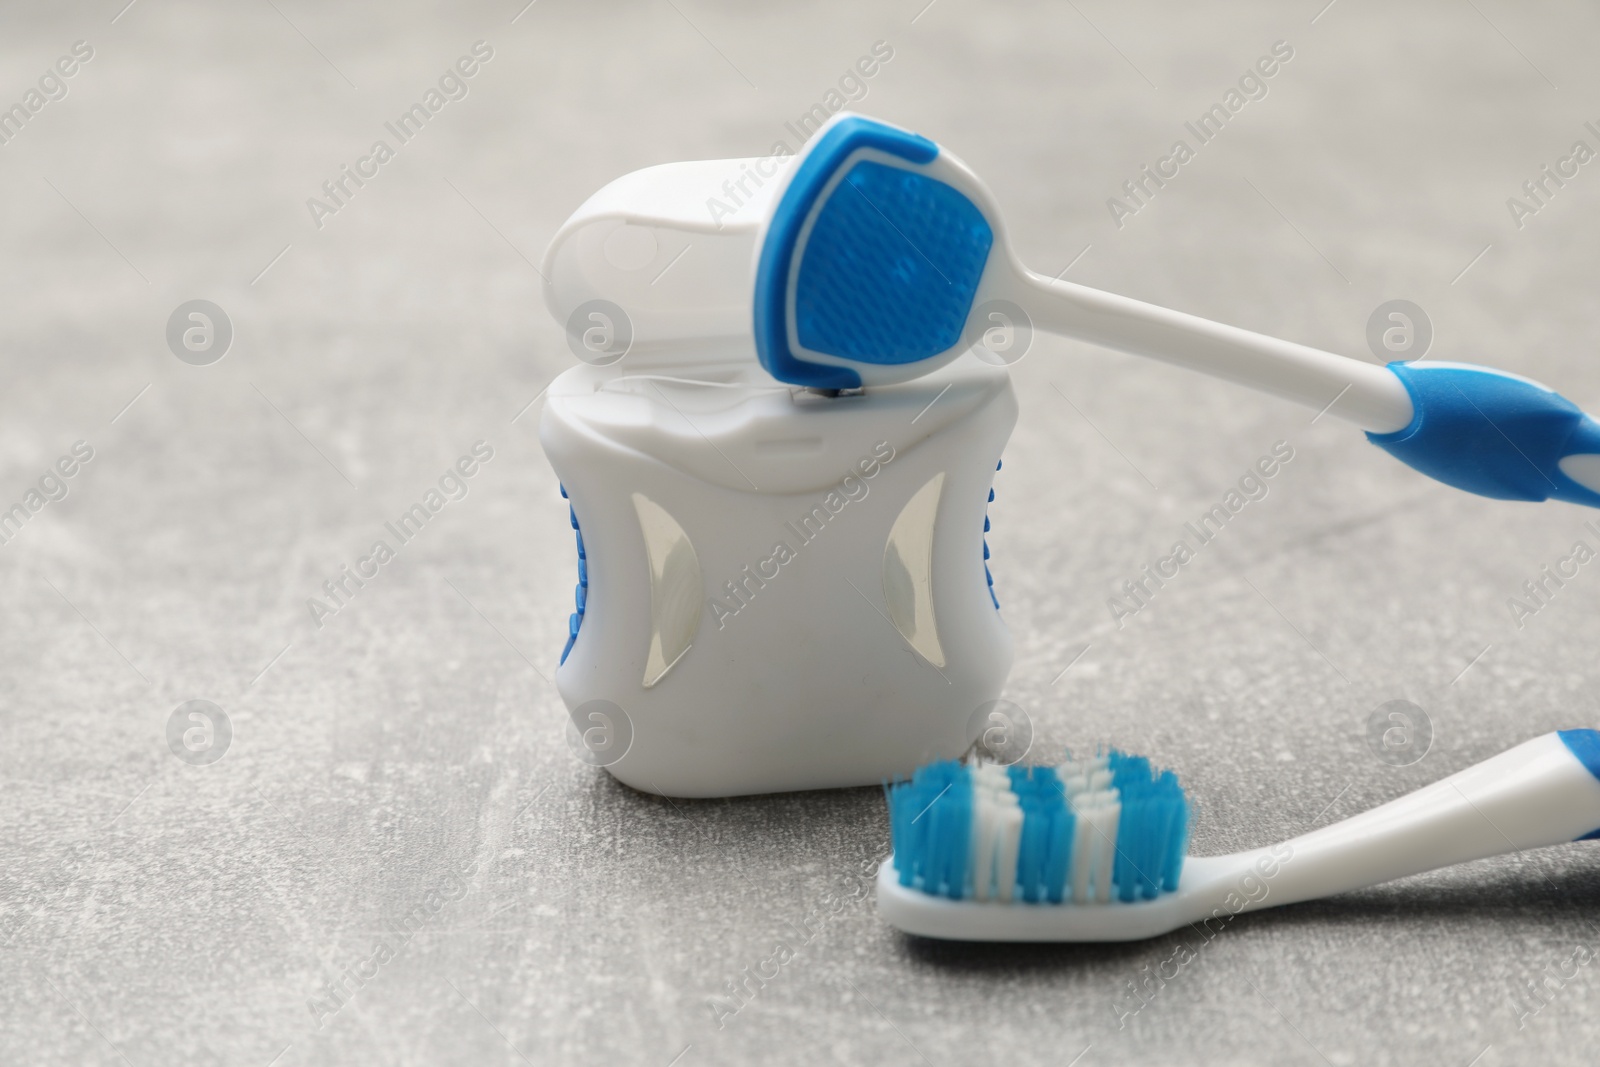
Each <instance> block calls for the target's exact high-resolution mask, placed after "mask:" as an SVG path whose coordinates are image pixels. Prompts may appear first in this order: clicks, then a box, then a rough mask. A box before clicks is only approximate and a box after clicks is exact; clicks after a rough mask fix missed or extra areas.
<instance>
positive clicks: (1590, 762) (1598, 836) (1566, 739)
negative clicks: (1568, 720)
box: [1556, 730, 1600, 841]
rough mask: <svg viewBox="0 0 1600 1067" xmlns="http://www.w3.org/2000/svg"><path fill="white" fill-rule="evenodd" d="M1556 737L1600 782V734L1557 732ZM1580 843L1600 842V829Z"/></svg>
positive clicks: (1576, 731) (1592, 832)
mask: <svg viewBox="0 0 1600 1067" xmlns="http://www.w3.org/2000/svg"><path fill="white" fill-rule="evenodd" d="M1556 736H1557V737H1559V738H1561V743H1562V744H1564V745H1566V746H1567V751H1568V752H1571V753H1572V754H1573V755H1574V756H1576V757H1577V758H1578V762H1579V763H1581V764H1583V769H1584V770H1586V771H1588V772H1589V773H1590V774H1592V775H1594V777H1595V780H1596V781H1600V732H1597V731H1594V730H1557V731H1556ZM1578 840H1579V841H1600V829H1594V830H1590V831H1589V832H1588V833H1586V834H1584V835H1583V836H1582V837H1580V838H1578Z"/></svg>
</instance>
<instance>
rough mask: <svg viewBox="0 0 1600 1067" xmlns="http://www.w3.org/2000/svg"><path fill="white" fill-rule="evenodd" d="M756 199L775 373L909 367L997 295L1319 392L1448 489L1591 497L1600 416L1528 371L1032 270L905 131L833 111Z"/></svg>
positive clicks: (1051, 322)
mask: <svg viewBox="0 0 1600 1067" xmlns="http://www.w3.org/2000/svg"><path fill="white" fill-rule="evenodd" d="M770 203H771V214H770V216H769V217H768V218H767V220H766V221H765V222H764V224H763V225H762V227H761V231H760V235H759V249H758V251H757V255H756V274H755V286H754V312H753V318H752V324H753V327H754V333H755V342H756V351H757V354H758V355H759V357H760V359H761V362H762V364H763V365H764V366H765V367H766V368H767V370H768V371H769V372H770V373H771V374H772V375H773V376H774V377H776V378H778V379H779V380H781V381H786V382H791V383H794V384H799V385H808V386H812V387H820V388H834V389H837V388H845V387H854V386H860V385H881V384H890V383H893V382H900V381H906V380H908V379H910V378H915V377H918V376H920V375H922V374H925V373H927V372H928V371H931V370H933V369H935V368H937V367H939V366H941V365H943V364H944V363H946V362H948V361H950V360H951V359H954V358H955V357H956V356H958V355H960V354H961V353H962V352H965V351H967V350H968V349H970V348H971V347H973V345H974V343H975V342H976V340H977V338H979V337H981V336H983V334H984V331H985V326H986V323H985V322H984V321H983V320H984V319H985V318H986V317H987V316H989V315H991V314H992V313H993V310H992V309H993V308H994V307H995V304H994V302H996V301H999V302H1002V303H1010V304H1014V305H1019V306H1020V309H1021V311H1022V312H1023V314H1025V315H1026V316H1027V317H1028V319H1029V320H1031V322H1032V324H1033V325H1034V326H1036V327H1039V328H1042V329H1046V330H1050V331H1052V332H1055V333H1060V334H1064V335H1066V336H1069V337H1075V338H1079V339H1081V340H1085V341H1090V342H1093V343H1095V344H1100V345H1105V346H1107V347H1111V348H1117V349H1121V350H1123V351H1126V352H1132V353H1136V354H1139V355H1144V356H1150V357H1153V358H1156V359H1160V360H1164V361H1166V362H1169V363H1175V364H1178V365H1180V366H1184V367H1188V368H1190V369H1192V370H1197V371H1200V372H1202V373H1205V374H1209V375H1213V376H1215V377H1219V378H1223V379H1226V380H1228V381H1232V382H1237V383H1240V384H1243V385H1249V386H1251V387H1253V388H1257V389H1261V390H1263V391H1265V392H1268V393H1272V394H1275V395H1277V396H1282V397H1286V398H1288V399H1291V400H1296V401H1299V402H1301V403H1303V404H1306V405H1308V406H1310V407H1312V408H1316V409H1318V410H1323V409H1326V410H1328V411H1329V412H1330V413H1332V414H1334V415H1338V416H1340V417H1342V418H1346V419H1349V420H1350V421H1353V422H1355V423H1356V424H1357V425H1359V426H1362V427H1363V428H1365V429H1366V430H1368V436H1369V438H1370V439H1371V440H1372V442H1373V443H1374V444H1376V445H1378V446H1379V447H1380V448H1383V449H1384V450H1386V451H1388V452H1389V453H1390V454H1391V455H1393V456H1395V457H1396V458H1398V459H1400V460H1401V461H1402V462H1404V463H1406V464H1408V465H1410V466H1412V467H1414V468H1416V469H1417V470H1420V471H1422V472H1423V473H1425V474H1427V475H1429V476H1430V477H1433V478H1437V479H1438V480H1440V481H1442V482H1445V483H1446V484H1448V485H1453V486H1456V487H1457V488H1459V489H1465V490H1467V491H1468V492H1473V493H1477V494H1479V495H1482V496H1490V497H1497V498H1501V499H1510V500H1546V499H1550V498H1555V499H1560V500H1567V501H1571V502H1573V503H1581V504H1588V505H1591V506H1600V423H1597V422H1596V421H1595V420H1593V419H1591V418H1589V417H1588V416H1587V415H1585V414H1584V413H1583V412H1582V411H1581V410H1580V409H1579V408H1578V407H1577V406H1576V405H1574V404H1573V403H1572V402H1571V401H1568V400H1566V399H1565V398H1563V397H1561V396H1559V395H1558V394H1556V393H1554V392H1552V391H1551V390H1549V389H1548V388H1546V387H1544V386H1542V385H1540V384H1539V383H1537V382H1532V381H1529V380H1527V379H1525V378H1520V377H1517V376H1516V375H1510V374H1505V373H1503V372H1500V371H1494V370H1490V369H1488V368H1483V367H1471V366H1466V365H1457V364H1437V363H1431V364H1430V363H1411V364H1404V363H1395V364H1390V365H1389V366H1388V367H1379V366H1376V365H1374V364H1370V363H1366V362H1364V361H1361V360H1355V359H1349V358H1347V357H1344V356H1337V355H1334V354H1333V353H1330V352H1322V351H1318V350H1317V349H1314V348H1310V347H1308V346H1306V345H1299V344H1295V343H1293V342H1289V341H1282V340H1278V339H1276V338H1272V337H1266V336H1263V335H1261V334H1256V333H1251V332H1250V331H1248V330H1242V329H1239V328H1237V327H1233V326H1225V325H1222V324H1221V323H1216V322H1210V321H1207V320H1205V319H1202V318H1199V317H1197V316H1194V315H1186V314H1184V313H1182V312H1177V311H1170V310H1168V309H1166V308H1161V307H1156V306H1154V305H1151V304H1145V303H1141V302H1140V301H1137V300H1132V299H1129V298H1127V297H1122V296H1116V295H1113V294H1110V293H1103V292H1099V291H1097V290H1093V289H1089V288H1086V287H1084V286H1080V285H1074V284H1072V283H1069V282H1058V281H1051V280H1049V279H1046V278H1043V277H1041V276H1040V275H1037V274H1034V273H1033V272H1031V271H1029V270H1028V269H1027V268H1026V267H1024V266H1023V265H1022V264H1021V263H1020V262H1019V261H1018V260H1017V258H1016V257H1015V255H1014V254H1013V253H1012V251H1011V249H1010V248H1009V246H1008V245H1007V243H1006V238H1005V228H1004V225H1003V223H1002V222H1001V219H1000V213H999V209H998V207H997V206H996V204H995V203H994V199H993V197H992V196H991V195H990V193H989V192H988V190H987V189H986V188H985V187H984V185H983V183H982V182H981V181H980V180H979V179H978V177H977V176H976V175H975V174H973V173H972V171H971V170H969V169H968V168H967V167H966V166H965V164H963V163H961V161H960V160H958V159H955V158H954V157H952V156H950V155H949V154H948V153H946V152H943V151H942V150H941V149H940V148H939V146H938V145H936V144H934V143H933V142H932V141H929V140H927V139H926V138H924V137H920V136H918V135H916V134H912V133H908V132H906V131H904V130H900V129H897V128H895V127H893V126H889V125H886V124H884V123H881V122H875V121H873V120H871V119H865V118H862V117H860V116H857V115H847V114H843V113H841V114H840V115H836V116H834V118H833V119H832V120H830V121H829V123H828V124H827V125H826V126H825V127H824V128H823V129H822V130H820V131H819V132H818V133H817V135H816V136H815V137H813V138H812V140H811V141H810V142H809V143H808V144H807V145H806V146H805V149H804V150H803V153H802V154H801V155H800V156H799V157H798V159H797V160H796V161H795V162H794V163H793V164H792V165H790V166H789V167H788V168H786V171H785V174H784V178H783V188H782V191H781V194H780V195H778V196H776V197H774V198H773V199H772V200H771V202H770ZM974 327H976V328H974Z"/></svg>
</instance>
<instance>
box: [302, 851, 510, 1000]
mask: <svg viewBox="0 0 1600 1067" xmlns="http://www.w3.org/2000/svg"><path fill="white" fill-rule="evenodd" d="M477 871H478V861H477V860H476V859H474V860H472V861H471V862H470V863H468V864H466V865H465V866H464V867H462V868H460V869H459V870H455V871H451V872H450V873H449V874H447V875H446V876H445V877H444V878H443V879H441V880H440V881H439V883H438V884H437V885H435V886H434V887H433V888H432V889H430V890H428V892H427V893H426V894H424V895H423V898H422V899H421V900H420V901H418V902H417V904H416V906H415V907H413V908H412V909H411V910H410V911H407V912H406V913H405V914H404V915H401V916H400V918H399V919H396V920H392V921H387V922H385V924H384V927H385V929H384V933H383V936H381V937H379V938H377V940H375V941H373V943H372V951H371V952H370V953H368V954H367V955H364V956H362V957H360V958H359V959H357V960H356V961H355V962H354V963H352V964H350V966H348V967H346V968H345V969H344V970H343V971H342V972H340V974H339V975H338V977H336V978H335V979H334V980H333V981H331V982H327V981H324V982H323V984H322V988H321V989H319V990H318V991H317V992H316V993H315V994H313V995H312V996H309V997H307V998H306V1009H307V1010H309V1011H310V1012H311V1018H312V1020H313V1021H314V1022H315V1023H316V1026H317V1029H318V1030H320V1029H322V1027H323V1024H324V1023H326V1022H327V1021H328V1020H329V1019H332V1018H333V1017H334V1016H335V1015H337V1014H339V1012H340V1011H341V1010H343V1008H344V1006H345V1005H346V1004H348V1003H350V1001H352V1000H354V999H355V995H356V994H357V993H359V992H360V991H361V989H362V987H364V986H365V985H366V984H367V983H368V982H370V981H372V980H373V979H374V978H376V977H378V972H380V971H381V970H382V969H383V968H384V967H386V966H388V965H389V963H390V962H392V961H393V960H394V958H395V957H396V956H398V955H399V954H400V953H401V951H402V950H403V949H404V948H405V947H406V945H408V944H410V942H411V938H412V937H414V936H415V935H416V933H417V931H418V930H420V929H422V928H423V927H424V926H426V925H428V923H429V922H430V921H431V920H432V919H433V917H434V916H435V915H438V914H439V912H440V911H442V910H444V906H445V905H446V904H448V903H452V902H454V901H457V900H460V899H461V898H462V897H464V896H466V895H467V889H468V884H467V879H469V878H471V877H472V876H473V875H474V874H476V873H477Z"/></svg>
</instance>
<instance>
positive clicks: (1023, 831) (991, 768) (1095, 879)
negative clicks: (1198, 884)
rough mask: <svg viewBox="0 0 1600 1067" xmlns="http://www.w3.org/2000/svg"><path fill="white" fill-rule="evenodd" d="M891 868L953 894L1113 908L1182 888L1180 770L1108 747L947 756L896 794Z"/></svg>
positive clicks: (939, 893) (1184, 806) (923, 888)
mask: <svg viewBox="0 0 1600 1067" xmlns="http://www.w3.org/2000/svg"><path fill="white" fill-rule="evenodd" d="M889 826H890V837H891V839H892V841H893V845H894V855H893V857H892V860H891V862H892V864H893V870H894V876H895V877H896V880H897V881H898V884H899V885H900V886H901V887H904V888H908V889H915V890H918V891H920V892H921V893H923V894H927V895H929V896H935V897H947V898H949V899H950V900H955V901H994V902H999V903H1002V904H1003V903H1006V902H1012V901H1021V902H1025V903H1027V904H1038V905H1042V906H1046V907H1048V906H1049V905H1062V904H1065V905H1067V906H1071V905H1096V904H1105V905H1111V904H1112V902H1113V901H1116V902H1120V903H1134V902H1136V901H1149V900H1154V899H1155V898H1157V897H1158V896H1160V895H1162V894H1164V893H1171V892H1173V891H1174V890H1176V889H1177V888H1178V880H1179V876H1180V874H1181V873H1182V870H1183V860H1184V853H1185V850H1186V849H1187V847H1188V843H1189V803H1188V801H1187V800H1186V799H1185V797H1184V794H1183V789H1182V787H1181V786H1180V785H1179V784H1178V778H1177V776H1176V775H1175V774H1174V773H1173V772H1172V771H1170V770H1163V771H1160V772H1157V771H1155V770H1154V769H1153V768H1152V767H1151V766H1150V761H1149V760H1148V759H1145V758H1144V757H1142V756H1130V755H1126V754H1125V753H1122V752H1118V751H1116V750H1112V751H1111V752H1109V753H1106V754H1103V755H1099V756H1096V757H1095V758H1093V759H1089V760H1083V761H1073V760H1070V759H1069V760H1068V761H1067V762H1065V763H1063V764H1061V765H1060V766H1056V767H1021V766H1013V767H1001V766H998V765H995V764H977V765H968V764H962V763H957V762H955V761H944V762H940V763H933V764H929V765H928V766H925V767H922V768H919V769H918V770H917V771H916V773H915V774H914V775H913V776H912V778H911V780H910V781H908V782H898V783H896V784H895V785H894V786H892V787H891V788H890V791H889Z"/></svg>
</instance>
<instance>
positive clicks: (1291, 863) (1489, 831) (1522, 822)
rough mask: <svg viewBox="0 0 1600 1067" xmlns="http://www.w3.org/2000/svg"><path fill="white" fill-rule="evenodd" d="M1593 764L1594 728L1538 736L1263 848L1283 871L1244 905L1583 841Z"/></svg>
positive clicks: (1593, 793)
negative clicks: (1394, 797) (1395, 797)
mask: <svg viewBox="0 0 1600 1067" xmlns="http://www.w3.org/2000/svg"><path fill="white" fill-rule="evenodd" d="M1597 769H1600V734H1597V733H1596V732H1595V731H1593V730H1565V731H1561V732H1560V733H1551V734H1545V735H1544V736H1542V737H1536V738H1534V739H1533V740H1532V741H1528V742H1525V743H1523V744H1521V745H1518V746H1517V747H1516V748H1513V749H1511V750H1510V751H1508V752H1503V753H1501V754H1500V755H1498V756H1495V757H1494V758H1492V759H1487V760H1484V761H1483V762H1482V763H1479V764H1476V765H1474V766H1472V767H1468V768H1467V769H1466V770H1464V771H1460V772H1458V773H1456V774H1453V775H1451V776H1450V777H1448V778H1445V779H1443V780H1442V781H1438V782H1435V783H1433V784H1432V785H1429V786H1425V787H1423V788H1422V789H1419V790H1417V791H1416V792H1414V793H1409V794H1407V795H1406V796H1403V797H1401V798H1399V799H1398V800H1393V801H1390V802H1389V803H1387V804H1384V805H1382V806H1381V807H1377V808H1374V809H1372V810H1371V811H1367V812H1363V813H1362V814H1360V815H1356V816H1353V817H1351V818H1349V819H1345V820H1344V821H1342V822H1337V823H1334V824H1332V825H1331V826H1325V827H1323V828H1321V829H1319V830H1313V831H1311V832H1310V833H1308V834H1303V835H1301V836H1300V837H1297V838H1294V839H1293V840H1291V841H1289V842H1287V843H1286V845H1278V846H1276V848H1275V849H1263V850H1261V852H1262V853H1268V852H1271V853H1272V854H1273V855H1274V858H1275V860H1276V867H1277V869H1276V871H1275V873H1274V874H1273V876H1272V877H1271V878H1270V879H1266V880H1265V882H1264V884H1265V885H1266V891H1265V895H1264V896H1262V897H1261V899H1259V900H1256V901H1252V902H1251V904H1250V905H1248V906H1247V907H1246V908H1245V909H1242V910H1254V908H1257V907H1274V906H1276V905H1279V904H1292V903H1295V902H1296V901H1301V900H1310V899H1313V898H1316V897H1324V896H1328V895H1330V894H1333V893H1342V892H1345V891H1347V890H1351V889H1361V888H1365V887H1367V886H1374V885H1379V884H1381V883H1383V882H1388V881H1391V880H1393V879H1395V878H1404V877H1406V876H1407V875H1412V874H1421V873H1422V872H1424V871H1431V870H1435V869H1437V868H1439V867H1447V866H1450V865H1451V864H1455V863H1465V862H1467V861H1468V860H1475V859H1484V858H1486V857H1489V856H1499V855H1503V854H1505V853H1508V852H1520V851H1522V850H1524V849H1530V848H1540V847H1543V846H1545V845H1558V844H1563V843H1565V842H1568V841H1574V840H1577V839H1579V838H1581V837H1585V836H1587V835H1588V834H1590V833H1592V832H1594V831H1595V830H1596V829H1597V828H1600V778H1597V777H1596V773H1597ZM1285 853H1287V855H1286V854H1285ZM1244 855H1250V856H1254V855H1255V854H1254V853H1247V854H1244ZM1240 858H1243V857H1242V856H1241V857H1240ZM1252 895H1253V894H1252Z"/></svg>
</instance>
